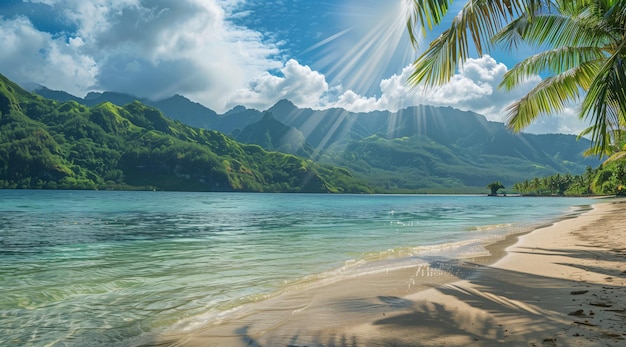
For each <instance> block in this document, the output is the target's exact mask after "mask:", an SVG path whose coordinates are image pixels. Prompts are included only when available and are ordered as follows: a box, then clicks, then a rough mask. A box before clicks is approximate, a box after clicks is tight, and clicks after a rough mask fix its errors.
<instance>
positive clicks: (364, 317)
mask: <svg viewBox="0 0 626 347" xmlns="http://www.w3.org/2000/svg"><path fill="white" fill-rule="evenodd" d="M625 208H626V205H625V204H624V201H622V200H606V201H604V202H603V201H602V200H599V203H598V204H596V205H594V207H593V209H591V210H589V211H587V212H584V213H582V214H581V215H579V216H576V217H575V218H566V219H563V220H561V221H558V222H556V223H554V224H552V225H549V226H545V227H542V228H539V229H537V230H534V231H532V232H530V233H525V234H523V235H510V236H509V237H507V238H506V239H504V240H500V241H498V242H495V243H492V244H490V245H488V246H486V248H487V249H488V250H489V252H490V253H491V255H490V256H483V257H475V258H468V259H461V260H447V261H446V260H441V261H438V260H436V259H435V260H433V261H432V262H431V263H430V265H428V266H424V265H423V264H416V265H414V266H411V265H407V266H405V267H403V268H401V269H395V270H393V271H379V272H374V273H369V274H364V275H360V276H354V277H348V278H342V279H341V280H340V281H330V282H328V283H324V282H323V281H321V282H320V283H317V284H315V285H308V286H304V287H303V288H292V290H289V291H284V292H281V293H280V294H278V295H275V296H272V297H269V298H268V299H267V300H262V301H259V302H255V303H253V304H250V305H244V306H242V307H240V308H239V309H238V310H236V312H230V313H228V314H225V315H224V316H223V317H222V318H221V319H212V320H211V321H210V322H202V321H198V322H197V324H196V325H195V326H193V327H188V328H187V330H186V331H176V330H173V331H170V332H169V333H166V334H163V335H162V336H160V337H159V338H158V339H157V340H156V341H154V344H153V345H177V346H309V347H312V346H494V345H503V346H504V345H514V346H621V345H624V343H626V341H624V340H625V339H626V226H625V225H624V224H623V223H622V221H623V218H622V213H623V211H624V209H625Z"/></svg>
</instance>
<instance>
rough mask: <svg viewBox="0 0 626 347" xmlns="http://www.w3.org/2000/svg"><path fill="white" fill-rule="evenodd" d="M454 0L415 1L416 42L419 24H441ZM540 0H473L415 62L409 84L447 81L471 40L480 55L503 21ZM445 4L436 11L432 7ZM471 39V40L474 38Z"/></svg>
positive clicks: (411, 27) (412, 28) (464, 57)
mask: <svg viewBox="0 0 626 347" xmlns="http://www.w3.org/2000/svg"><path fill="white" fill-rule="evenodd" d="M449 3H451V1H449V2H448V1H444V0H439V1H436V0H430V1H418V0H413V2H412V4H413V11H412V15H411V17H410V19H409V25H407V26H408V28H409V31H410V33H412V34H411V35H412V39H411V40H412V42H413V43H414V44H415V43H416V42H417V41H416V38H415V33H414V32H415V28H416V27H415V25H417V24H418V23H421V25H422V26H421V27H422V29H425V28H426V26H427V25H428V26H429V27H430V25H431V23H439V22H440V21H441V19H442V17H441V15H442V14H445V12H447V10H448V5H449ZM538 3H541V1H539V0H525V1H524V0H499V1H489V0H469V1H468V2H467V3H466V4H465V6H464V7H463V9H462V10H461V11H460V12H459V14H458V15H457V16H456V17H455V18H454V19H453V20H452V24H451V26H450V28H449V29H448V30H446V31H445V32H444V33H443V34H441V35H440V36H439V37H438V38H437V39H435V40H434V41H433V42H432V43H431V45H430V46H429V48H428V49H427V50H426V51H425V52H424V53H423V54H422V55H421V56H420V57H419V58H417V60H416V61H415V62H414V68H415V69H414V73H413V74H412V75H411V77H410V78H409V83H410V84H413V85H416V84H418V83H421V82H424V83H425V84H426V85H427V86H433V85H438V84H443V83H446V82H447V81H449V80H450V78H451V77H452V75H453V74H454V73H455V72H456V69H457V66H458V65H459V64H460V63H462V62H464V61H465V60H467V59H468V58H469V56H470V55H469V54H470V49H469V46H470V43H472V44H473V46H474V47H475V48H476V51H477V53H478V54H479V55H482V54H483V52H486V51H488V50H489V48H490V45H491V43H490V38H491V37H493V36H494V35H496V33H497V32H498V31H499V30H500V29H501V28H502V26H503V23H505V22H507V21H510V20H512V19H513V18H514V17H515V16H516V15H519V14H521V13H523V11H524V9H525V8H527V7H528V6H536V4H538ZM437 4H439V5H440V6H444V7H442V8H441V9H440V11H438V10H434V8H433V7H432V6H435V5H437ZM470 39H471V41H470Z"/></svg>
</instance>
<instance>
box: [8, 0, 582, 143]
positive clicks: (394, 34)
mask: <svg viewBox="0 0 626 347" xmlns="http://www.w3.org/2000/svg"><path fill="white" fill-rule="evenodd" d="M403 1H406V0H388V1H380V0H334V1H306V0H266V1H263V0H90V1H84V0H2V2H0V43H1V45H2V49H1V50H0V73H1V74H3V75H5V76H7V77H8V78H10V79H12V80H13V81H15V82H17V83H20V84H22V85H24V86H26V85H31V84H33V83H36V84H39V85H42V86H45V87H47V88H50V89H53V90H63V91H66V92H68V93H71V94H73V95H76V96H80V97H84V96H85V95H86V94H87V93H88V92H91V91H115V92H121V93H128V94H131V95H135V96H138V97H142V98H149V99H153V100H159V99H163V98H167V97H170V96H173V95H175V94H180V95H184V96H186V97H187V98H189V99H191V100H193V101H195V102H199V103H201V104H203V105H204V106H206V107H208V108H210V109H212V110H215V111H216V112H218V113H224V112H226V111H228V110H229V109H232V108H233V107H235V106H237V105H243V106H245V107H247V108H254V109H258V110H261V111H262V110H266V109H268V108H270V107H271V106H272V105H273V104H275V103H276V102H277V101H279V100H281V99H289V100H290V101H292V102H293V103H294V104H295V105H296V106H298V107H301V108H313V109H326V108H331V107H342V108H345V109H347V110H349V111H355V112H368V111H373V110H389V111H397V110H399V109H402V108H406V107H409V106H414V105H434V106H451V107H454V108H458V109H461V110H469V111H474V112H476V113H479V114H483V115H485V116H486V117H487V119H489V120H492V121H498V122H504V121H505V119H506V111H505V108H506V106H507V105H509V104H510V103H511V102H513V101H515V100H516V99H518V98H519V97H521V96H523V95H524V94H526V93H527V92H528V91H529V90H530V89H531V88H532V87H533V86H534V85H535V84H536V83H537V82H538V81H540V79H541V78H540V77H539V76H537V77H536V78H533V79H530V80H529V81H528V83H526V84H524V85H522V86H521V87H520V88H518V89H517V90H515V91H511V92H505V91H502V90H499V89H498V87H497V86H498V84H499V83H500V81H501V79H502V76H503V75H504V73H505V72H506V71H507V70H508V69H510V68H511V67H512V66H513V65H514V64H515V63H516V62H518V61H519V59H520V55H519V54H515V53H513V54H512V53H510V52H491V53H490V54H491V55H484V56H480V57H479V56H476V57H474V58H472V59H470V60H468V61H467V62H466V63H465V64H464V66H463V68H462V69H461V70H460V71H459V72H458V73H457V74H456V75H455V76H454V77H453V78H452V80H451V81H450V82H449V83H448V84H446V85H444V86H441V87H436V88H428V89H427V88H423V87H421V86H417V87H415V88H411V87H410V86H408V85H407V83H406V79H407V77H408V76H409V74H410V73H411V63H412V62H413V61H414V60H415V58H416V57H417V56H418V55H419V53H420V51H419V50H417V51H416V50H414V49H413V48H412V46H411V44H410V42H409V39H408V35H407V33H406V28H405V21H406V9H405V8H404V3H403ZM462 5H463V1H457V2H455V4H454V7H453V9H452V11H451V15H454V14H455V13H456V12H458V10H459V9H460V8H461V6H462ZM444 27H445V24H444V26H442V27H440V28H436V29H435V30H434V32H433V33H430V34H429V35H428V36H427V37H426V38H425V39H424V41H423V42H422V43H421V44H420V46H419V47H420V49H424V48H426V47H427V46H428V42H430V40H431V39H433V38H435V37H436V36H437V35H438V34H439V33H440V32H441V31H442V30H443V28H444ZM585 127H586V126H585V125H584V124H583V123H581V122H580V121H579V120H578V119H577V117H576V116H575V110H574V109H573V108H572V109H568V110H566V111H565V112H563V113H562V114H558V115H552V116H550V117H541V118H540V119H539V120H538V121H537V122H536V123H535V124H533V125H532V126H531V127H529V128H528V129H527V130H526V132H531V133H573V134H577V133H579V132H580V131H581V130H582V129H584V128H585Z"/></svg>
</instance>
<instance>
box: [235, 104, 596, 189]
mask: <svg viewBox="0 0 626 347" xmlns="http://www.w3.org/2000/svg"><path fill="white" fill-rule="evenodd" d="M248 112H249V111H248ZM267 112H271V114H273V115H276V116H275V118H276V121H278V120H280V121H282V122H284V124H285V125H283V126H291V127H294V128H296V129H298V130H300V131H302V133H303V134H304V136H305V138H306V141H307V144H309V145H310V146H311V147H312V148H314V151H313V152H312V153H315V158H316V160H318V161H320V162H324V163H328V164H333V165H340V166H344V167H347V168H350V169H351V170H352V172H353V173H354V175H355V176H357V177H360V178H363V179H365V180H367V181H368V182H370V183H371V184H373V185H376V186H377V187H378V188H379V189H381V190H383V191H393V192H424V193H427V192H429V193H430V192H440V193H441V192H447V193H467V192H481V191H484V189H485V188H484V187H485V186H486V185H487V184H488V183H490V182H493V181H496V180H497V181H501V182H503V183H504V184H505V186H507V187H510V186H512V185H513V184H514V183H516V182H520V181H523V180H525V179H528V178H532V177H542V176H549V175H553V174H556V173H562V174H565V173H571V174H579V173H582V172H584V171H585V170H586V168H587V167H588V166H591V167H595V166H598V165H599V164H600V161H599V160H598V159H597V158H589V157H584V156H583V155H582V153H583V152H584V151H585V150H586V149H588V148H589V147H590V142H589V141H588V140H586V139H581V140H577V137H576V136H574V135H563V134H543V135H533V134H512V133H511V132H509V131H508V130H507V129H506V128H505V126H504V124H502V123H498V122H490V121H487V119H486V118H485V117H484V116H481V115H478V114H475V113H473V112H464V111H460V110H456V109H453V108H449V107H448V108H443V107H430V106H419V107H411V108H407V109H404V110H401V111H399V112H395V113H391V112H371V113H351V112H347V111H345V110H342V109H331V110H325V111H318V110H311V109H299V108H297V107H295V106H294V105H293V104H292V103H290V102H288V101H285V100H283V101H281V102H279V103H277V104H276V105H275V106H274V107H272V108H270V109H269V110H268V111H267ZM255 124H258V123H255ZM266 133H267V132H266ZM238 139H239V140H240V141H243V142H249V143H257V144H259V145H261V146H264V143H262V142H260V141H258V139H257V138H255V137H254V136H253V135H249V137H248V138H245V137H244V136H239V137H238ZM309 153H311V152H309Z"/></svg>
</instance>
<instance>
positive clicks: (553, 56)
mask: <svg viewBox="0 0 626 347" xmlns="http://www.w3.org/2000/svg"><path fill="white" fill-rule="evenodd" d="M603 58H604V53H603V52H602V50H600V49H598V48H596V47H562V48H558V49H552V50H548V51H544V52H540V53H537V54H535V55H533V56H531V57H528V58H526V59H524V60H523V61H521V62H519V63H518V64H516V65H515V66H514V67H513V68H512V69H511V70H509V71H507V72H506V73H505V74H504V78H503V80H502V82H501V83H500V86H499V87H500V88H504V89H506V90H511V89H513V88H515V87H516V86H518V85H519V84H520V83H523V82H524V81H526V80H527V79H528V78H529V77H531V76H536V75H539V74H541V73H544V72H548V73H551V74H560V73H562V72H564V71H568V70H572V69H574V68H576V67H577V66H580V65H585V66H584V67H583V68H582V69H580V70H579V71H578V72H577V73H578V74H579V75H578V78H577V84H578V85H579V86H580V87H581V88H583V89H587V88H589V86H590V85H591V82H592V81H593V79H594V77H595V74H596V72H597V71H596V70H597V69H592V67H594V66H597V64H595V63H594V64H593V65H589V66H587V63H589V62H595V61H599V60H602V59H603Z"/></svg>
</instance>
